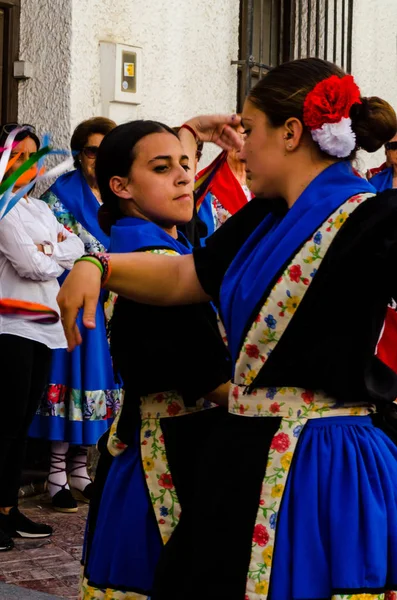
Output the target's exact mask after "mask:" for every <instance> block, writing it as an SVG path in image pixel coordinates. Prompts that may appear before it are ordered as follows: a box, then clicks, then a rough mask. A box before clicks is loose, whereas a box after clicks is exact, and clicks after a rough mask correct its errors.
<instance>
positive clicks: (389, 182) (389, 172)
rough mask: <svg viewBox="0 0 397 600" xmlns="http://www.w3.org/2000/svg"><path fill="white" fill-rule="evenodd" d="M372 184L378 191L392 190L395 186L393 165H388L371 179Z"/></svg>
mask: <svg viewBox="0 0 397 600" xmlns="http://www.w3.org/2000/svg"><path fill="white" fill-rule="evenodd" d="M370 183H371V185H372V186H373V187H374V188H375V189H376V191H377V192H383V191H384V190H391V189H392V187H393V167H387V168H386V169H383V171H381V172H380V173H377V174H376V175H374V176H373V177H371V179H370Z"/></svg>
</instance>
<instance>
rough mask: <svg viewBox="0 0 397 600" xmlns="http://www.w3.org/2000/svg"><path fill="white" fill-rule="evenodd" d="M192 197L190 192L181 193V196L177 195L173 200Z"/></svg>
mask: <svg viewBox="0 0 397 600" xmlns="http://www.w3.org/2000/svg"><path fill="white" fill-rule="evenodd" d="M191 199H192V197H191V195H190V194H182V195H181V196H177V197H176V198H174V200H191Z"/></svg>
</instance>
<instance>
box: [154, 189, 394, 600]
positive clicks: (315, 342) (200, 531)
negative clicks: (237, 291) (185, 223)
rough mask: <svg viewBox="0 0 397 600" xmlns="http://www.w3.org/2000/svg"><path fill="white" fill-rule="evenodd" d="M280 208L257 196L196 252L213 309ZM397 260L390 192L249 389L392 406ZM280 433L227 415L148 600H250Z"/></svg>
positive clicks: (334, 250) (351, 227) (366, 206)
mask: <svg viewBox="0 0 397 600" xmlns="http://www.w3.org/2000/svg"><path fill="white" fill-rule="evenodd" d="M285 210H286V207H285V205H284V203H283V202H282V201H281V200H280V201H273V202H269V201H266V200H261V199H259V198H257V199H254V200H252V201H251V202H250V203H249V204H248V205H247V206H246V207H244V208H243V209H242V210H241V211H239V213H237V214H236V215H235V216H233V217H232V218H231V219H229V220H228V221H227V222H226V224H225V225H224V226H223V227H222V228H221V229H219V230H218V231H217V232H216V233H215V234H214V235H212V236H211V237H210V238H209V239H208V240H207V242H206V246H205V247H204V248H200V249H196V250H195V252H194V258H195V265H196V271H197V274H198V277H199V280H200V282H201V285H202V286H203V288H204V290H205V291H206V292H207V293H208V294H209V295H211V297H212V298H213V299H214V301H215V302H217V301H218V299H219V293H220V288H221V284H222V280H223V277H224V274H225V272H226V271H227V269H228V267H229V265H230V264H231V262H232V260H233V258H234V257H235V256H236V254H237V252H238V251H239V249H240V248H241V246H242V244H243V243H244V242H245V240H246V239H247V238H248V237H249V235H250V234H251V233H252V231H253V230H254V229H255V228H256V226H257V225H258V223H259V222H260V221H261V220H262V219H263V218H264V217H265V216H266V215H267V214H268V213H269V212H271V211H277V212H280V211H281V212H283V211H285ZM396 253H397V192H395V191H386V192H384V193H381V194H378V195H377V196H375V197H373V198H370V199H368V200H367V201H366V202H365V203H363V204H362V205H361V206H359V207H358V208H357V209H356V210H355V212H354V213H353V214H352V215H351V216H350V218H349V219H348V220H347V222H346V223H345V224H344V225H343V226H342V227H341V228H340V229H339V231H338V233H337V234H336V236H335V238H334V240H333V242H332V244H331V246H330V248H329V249H328V251H327V253H326V255H325V257H324V259H323V260H322V263H321V265H320V268H319V270H318V272H317V274H316V276H315V277H314V279H313V282H312V284H311V286H310V289H309V290H308V291H307V294H306V295H305V296H304V297H303V300H302V302H301V303H300V304H299V307H298V309H297V311H296V314H295V316H294V318H293V319H292V321H291V323H290V325H289V326H288V328H287V329H286V331H285V333H284V335H283V337H282V339H281V340H280V342H279V343H278V344H277V346H276V347H275V349H274V351H273V352H272V353H271V355H270V356H269V359H268V360H267V362H266V363H265V365H264V366H263V368H262V369H261V370H260V372H259V375H257V377H256V379H255V381H254V383H253V384H252V386H250V387H249V388H248V389H247V392H248V393H250V392H251V391H252V390H253V389H254V388H273V387H274V388H286V387H294V388H303V389H307V390H321V391H322V392H324V393H325V394H327V395H329V396H331V397H333V398H334V399H336V401H337V402H340V403H349V404H352V405H354V404H355V403H357V404H363V403H366V402H368V403H375V404H376V405H377V407H378V408H379V409H380V410H382V407H384V406H386V405H387V404H388V403H391V402H393V401H394V400H395V398H396V397H397V375H396V374H395V373H394V372H393V371H392V370H391V369H389V368H388V367H387V366H386V365H384V364H383V363H382V362H381V361H380V360H379V359H377V357H376V356H375V349H376V344H377V342H378V339H379V335H380V331H381V328H382V325H383V322H384V318H385V314H386V309H387V305H388V303H389V301H390V299H391V298H392V297H396V295H397V287H396V278H395V276H394V273H395V268H396V267H395V265H396V259H397V254H396ZM286 266H287V265H284V267H283V269H281V270H280V272H279V273H278V274H277V276H276V277H275V278H274V282H273V283H272V286H273V285H274V284H275V282H276V281H277V280H278V279H279V277H280V276H281V275H282V273H283V272H284V269H285V267H286ZM324 315H325V316H326V318H324ZM253 316H255V315H253ZM279 425H280V419H279V418H277V417H276V418H274V417H273V418H268V417H263V418H256V419H255V418H254V419H253V418H242V417H240V416H237V415H235V414H229V416H228V419H227V425H225V426H224V427H223V428H222V430H221V431H220V432H219V434H218V435H217V436H216V437H213V438H211V440H210V441H209V443H208V444H207V446H206V449H205V455H206V460H207V464H206V465H205V463H204V461H203V465H204V467H203V468H202V470H201V471H200V473H199V474H198V475H197V485H196V488H195V501H194V502H193V503H192V505H191V507H192V508H191V512H188V511H185V512H184V514H183V515H182V518H181V521H180V524H179V525H178V527H177V528H176V531H175V533H174V535H173V536H172V538H171V540H170V542H169V544H167V546H166V548H165V552H164V554H163V558H162V560H161V561H160V565H159V567H158V572H157V577H156V582H155V590H154V593H153V594H152V599H153V600H171V598H172V600H182V599H183V600H185V599H187V598H189V600H199V599H200V600H201V599H203V598H205V600H215V599H217V600H243V599H244V594H245V590H246V578H247V572H248V569H249V564H250V559H251V551H252V536H253V530H254V525H255V519H256V516H257V513H258V504H259V499H260V497H261V486H262V482H263V480H264V476H265V473H266V463H267V461H268V457H269V450H270V448H271V444H272V440H273V439H274V435H275V433H276V432H277V430H278V428H279ZM254 541H255V540H254ZM258 543H259V545H260V541H259V542H258ZM263 545H265V543H263ZM263 560H264V561H265V560H266V559H265V558H264V559H263ZM308 569H309V572H310V566H308ZM396 579H397V577H396ZM192 582H194V585H192ZM388 584H389V587H387V588H384V589H389V590H390V589H392V590H394V589H396V586H397V580H394V581H389V582H388ZM385 585H386V583H385ZM381 591H382V590H381V589H379V590H378V591H377V593H380V592H381ZM365 592H366V593H373V594H375V592H376V590H374V591H372V589H368V590H365V589H360V590H357V591H356V590H339V591H337V592H335V591H334V592H333V593H334V594H335V596H334V595H333V594H331V593H330V595H329V596H326V595H324V596H321V598H324V600H325V599H327V600H329V598H330V597H331V595H332V597H333V598H334V597H335V598H339V597H342V596H343V593H344V594H349V593H350V594H353V593H356V594H357V593H365ZM261 593H262V594H263V595H261ZM337 593H338V594H340V596H339V595H336V594H337ZM257 594H258V595H257V596H255V594H254V595H253V596H246V597H247V598H248V597H249V598H251V597H255V598H256V597H257V598H265V597H267V591H266V590H265V588H263V589H261V588H260V587H259V588H258V590H257ZM270 597H271V600H292V596H288V597H287V596H285V597H282V598H281V597H277V598H275V597H274V596H273V595H272V594H271V593H270ZM346 597H348V596H346ZM373 597H374V598H375V597H378V596H375V595H374V596H373ZM380 597H381V596H379V598H380ZM382 597H383V596H382ZM308 598H309V596H305V597H299V600H307V599H308ZM310 598H311V599H312V598H315V599H316V600H318V598H320V597H318V596H310ZM371 598H372V596H371ZM294 600H295V596H294Z"/></svg>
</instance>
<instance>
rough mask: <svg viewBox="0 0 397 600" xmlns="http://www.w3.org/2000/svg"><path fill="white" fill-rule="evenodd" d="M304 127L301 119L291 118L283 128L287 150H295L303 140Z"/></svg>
mask: <svg viewBox="0 0 397 600" xmlns="http://www.w3.org/2000/svg"><path fill="white" fill-rule="evenodd" d="M302 135H303V125H302V122H301V121H300V120H299V119H296V118H295V117H291V118H290V119H287V121H285V123H284V127H283V138H284V140H285V145H286V150H295V149H296V148H297V147H298V146H299V144H300V141H301V139H302Z"/></svg>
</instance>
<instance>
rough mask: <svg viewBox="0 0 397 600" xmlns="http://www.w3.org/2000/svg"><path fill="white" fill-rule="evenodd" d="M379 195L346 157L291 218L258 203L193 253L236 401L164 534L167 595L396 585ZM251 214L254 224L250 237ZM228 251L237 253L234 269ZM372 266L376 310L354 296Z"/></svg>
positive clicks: (286, 599)
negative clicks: (382, 419) (225, 350)
mask: <svg viewBox="0 0 397 600" xmlns="http://www.w3.org/2000/svg"><path fill="white" fill-rule="evenodd" d="M371 183H372V180H371ZM374 192H375V190H374V188H373V187H372V185H371V184H370V183H368V182H367V181H366V180H364V179H359V178H358V177H356V176H355V175H354V174H353V173H352V170H351V167H350V165H349V163H347V162H340V163H335V164H333V165H331V166H330V167H328V168H327V169H325V170H324V171H323V172H322V173H320V174H319V175H318V176H317V177H316V178H315V179H314V180H313V181H312V182H311V183H310V184H309V185H308V186H307V188H306V189H305V190H304V191H303V193H302V194H301V196H300V197H299V198H298V199H297V200H296V202H295V203H294V205H293V206H292V207H291V208H290V209H289V210H286V211H285V212H284V215H283V216H281V215H278V214H277V211H275V210H273V209H272V206H271V203H267V202H266V201H264V200H259V199H258V200H257V201H255V200H253V201H252V202H251V203H250V204H249V205H248V206H247V207H246V209H242V211H241V212H240V214H239V215H236V218H235V220H234V221H233V219H232V220H230V221H229V223H228V231H226V228H222V229H221V230H220V231H219V232H218V233H217V234H215V235H216V236H217V240H215V236H213V239H211V238H210V239H209V240H208V241H207V246H206V249H205V250H206V251H205V252H204V251H203V249H200V250H197V251H196V250H195V251H194V256H195V264H196V271H197V273H198V276H199V279H200V281H201V283H202V285H203V287H204V289H206V291H210V292H211V295H212V296H213V297H214V296H219V304H220V313H221V317H222V321H223V324H224V326H225V330H226V334H227V339H228V343H229V347H230V350H231V355H232V360H233V364H234V373H233V383H232V389H231V394H230V397H229V398H230V399H229V413H231V414H230V418H229V422H228V423H226V424H225V426H224V427H223V429H222V431H220V433H219V439H218V440H217V443H216V444H213V445H212V447H211V452H209V451H208V455H209V456H210V457H211V458H210V459H209V460H208V462H207V465H206V466H205V469H203V470H202V472H201V474H200V475H199V476H197V478H196V499H195V501H194V503H193V509H192V510H191V512H190V513H189V515H187V514H185V515H184V518H183V519H182V520H181V523H180V524H179V529H178V532H177V534H176V535H175V537H174V539H173V543H172V544H171V545H170V546H168V545H167V546H166V547H165V550H164V553H163V557H162V559H161V564H160V565H159V568H158V574H159V575H158V578H157V581H156V585H155V590H157V593H154V594H153V598H155V600H166V599H168V598H170V597H172V598H173V599H174V600H184V599H185V598H187V597H189V598H190V599H191V600H199V599H201V598H211V599H212V598H228V599H229V600H240V598H244V597H245V598H246V599H247V600H303V599H304V600H319V599H324V600H347V599H348V598H357V599H358V598H361V597H362V598H364V597H365V598H367V597H368V600H389V598H390V599H391V598H394V597H395V594H396V592H397V494H396V491H395V482H396V481H397V448H396V446H395V444H394V443H393V441H392V440H391V439H390V438H389V437H388V436H386V435H385V433H384V432H383V431H382V430H381V429H380V428H378V427H376V426H375V424H374V423H376V421H373V420H372V417H371V416H370V415H371V414H372V413H373V412H374V411H376V408H375V403H376V402H379V406H380V407H381V406H382V403H383V405H384V404H385V403H391V402H393V400H394V399H395V398H396V389H397V378H396V376H395V374H394V373H392V372H391V371H390V370H389V369H388V368H387V367H385V366H384V365H381V363H380V361H378V359H376V357H375V356H374V349H375V345H376V341H377V338H378V336H379V330H380V328H381V326H382V318H384V313H385V310H386V304H387V301H388V292H389V293H390V292H391V291H392V286H391V285H390V278H387V277H385V276H384V273H386V272H389V269H390V267H391V265H392V264H393V262H394V261H395V256H396V254H395V253H396V246H397V243H396V237H395V231H396V227H397V197H396V194H390V196H389V197H386V196H385V197H384V198H383V199H382V197H377V196H376V195H375V193H374ZM375 215H377V217H375ZM239 219H241V223H242V222H243V223H244V226H245V227H246V228H247V230H250V231H251V233H248V234H247V236H246V238H245V241H243V243H242V244H241V240H240V243H239V244H237V243H235V242H234V239H235V237H236V232H238V231H239V230H240V225H241V223H240V221H239ZM376 219H378V221H376ZM388 223H390V232H389V231H386V228H387V224H388ZM232 225H234V228H233V227H232ZM377 225H378V227H377ZM368 234H369V235H368ZM382 235H383V236H386V237H384V238H382ZM389 236H390V239H389ZM382 241H383V243H384V245H383V246H382ZM393 243H394V248H393V247H392V244H393ZM233 244H235V245H234V246H232V245H233ZM231 248H232V250H231ZM365 248H366V249H368V256H367V255H366V254H365V250H364V249H365ZM377 250H379V252H378V253H377ZM220 251H221V252H223V253H224V254H225V255H226V254H227V253H229V257H230V258H229V261H228V262H226V261H225V264H222V269H223V271H222V272H221V274H219V271H220V268H221V267H220V266H219V265H220V263H219V262H218V263H217V264H216V265H215V267H214V268H213V269H212V264H213V263H214V262H215V261H216V260H217V258H216V257H217V256H219V252H220ZM388 252H389V254H390V263H389V262H388V260H389V258H388V254H387V253H388ZM375 256H376V257H378V260H376V261H375V260H374V261H373V262H371V260H372V257H375ZM360 260H362V264H360ZM382 265H383V268H384V271H383V270H382ZM361 269H364V270H365V275H366V276H367V275H368V277H369V279H368V280H369V281H371V284H372V282H373V288H372V289H373V290H374V295H373V297H372V298H371V300H370V301H369V302H368V304H367V305H365V306H364V310H363V311H362V312H361V311H360V309H357V308H356V307H355V306H354V307H352V298H355V299H357V289H358V288H359V286H360V284H361V285H364V286H365V285H366V281H365V279H364V278H363V275H362V273H363V271H362V270H361ZM375 273H379V276H378V278H377V279H376V280H375V278H372V279H371V275H373V274H375ZM338 286H340V287H338ZM356 304H357V302H356ZM371 308H372V310H373V312H374V319H373V321H370V322H368V321H369V316H368V309H369V310H371ZM343 316H344V317H345V318H344V319H343ZM361 333H362V338H360V335H361ZM252 417H255V418H252ZM236 457H237V458H236ZM234 482H236V483H234ZM194 508H195V509H196V510H194ZM203 556H205V560H200V557H201V558H202V557H203ZM192 582H194V585H192ZM172 591H173V593H171V592H172Z"/></svg>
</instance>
